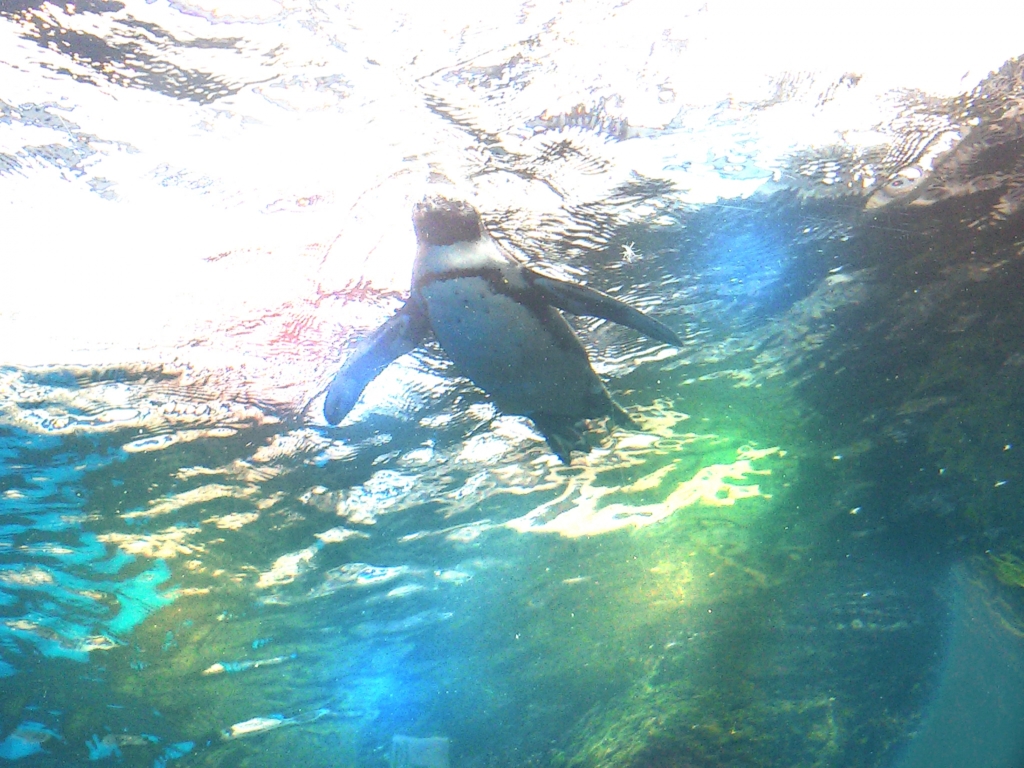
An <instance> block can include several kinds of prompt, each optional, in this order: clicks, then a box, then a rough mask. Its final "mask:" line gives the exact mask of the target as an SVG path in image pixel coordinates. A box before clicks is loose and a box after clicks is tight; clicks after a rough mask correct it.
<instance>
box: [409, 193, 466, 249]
mask: <svg viewBox="0 0 1024 768" xmlns="http://www.w3.org/2000/svg"><path fill="white" fill-rule="evenodd" d="M412 223H413V228H414V229H415V230H416V242H418V243H419V244H420V245H438V246H443V245H453V244H455V243H463V242H473V241H474V240H479V239H480V235H481V230H480V214H479V213H477V212H476V209H475V208H473V206H471V205H470V204H469V203H466V202H463V201H462V200H450V199H449V198H447V197H442V196H440V195H433V196H431V197H427V198H424V199H423V201H422V202H419V203H417V204H416V205H415V206H414V207H413V209H412Z"/></svg>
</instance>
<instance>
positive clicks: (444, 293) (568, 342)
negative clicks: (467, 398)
mask: <svg viewBox="0 0 1024 768" xmlns="http://www.w3.org/2000/svg"><path fill="white" fill-rule="evenodd" d="M420 295H421V296H422V298H423V299H424V300H425V303H426V306H427V312H428V314H429V316H430V323H431V326H432V327H433V330H434V335H435V336H436V337H437V340H438V343H440V345H441V347H442V348H443V349H444V351H445V352H446V353H447V354H448V356H449V357H450V358H451V359H452V361H453V362H454V363H455V365H456V366H457V368H458V369H459V372H460V373H462V374H463V375H465V376H468V377H469V378H470V379H472V380H473V382H474V383H475V384H476V385H477V386H478V387H480V388H481V389H483V390H484V391H485V392H487V393H488V394H490V395H491V396H492V397H493V398H494V400H495V402H496V403H497V405H498V406H499V407H500V408H501V409H502V410H504V411H507V412H510V413H520V414H525V415H529V414H531V413H548V414H559V415H565V416H572V417H575V418H587V417H596V416H601V415H604V413H606V412H608V411H607V410H606V408H607V407H609V406H610V400H609V398H608V394H607V392H606V390H605V389H604V386H603V385H602V384H601V381H600V380H599V379H598V378H597V375H596V374H595V373H594V371H593V369H592V368H591V367H590V361H589V360H588V359H587V355H586V352H585V351H584V349H583V347H582V345H581V344H580V343H579V340H578V339H577V338H576V336H575V334H573V332H572V329H571V328H570V327H569V325H568V323H566V322H565V319H564V318H562V316H561V315H560V314H559V313H558V311H557V310H555V309H553V308H551V307H548V306H546V305H542V306H540V307H539V308H537V309H536V310H534V309H531V308H528V307H526V306H524V305H522V304H520V303H519V302H517V301H516V300H515V299H513V298H512V297H511V296H508V295H506V294H503V293H498V292H496V291H495V290H494V289H493V287H492V286H491V284H490V282H488V280H487V279H485V278H483V277H458V278H451V279H447V280H437V281H434V282H432V283H429V284H427V285H425V286H423V287H422V288H421V289H420ZM606 403H607V404H608V405H607V406H606Z"/></svg>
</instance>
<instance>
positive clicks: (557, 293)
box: [523, 267, 683, 347]
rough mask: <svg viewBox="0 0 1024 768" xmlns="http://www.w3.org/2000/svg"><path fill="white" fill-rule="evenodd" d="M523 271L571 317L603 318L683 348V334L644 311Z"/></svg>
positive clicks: (535, 285) (550, 300) (534, 286)
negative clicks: (680, 334) (680, 335)
mask: <svg viewBox="0 0 1024 768" xmlns="http://www.w3.org/2000/svg"><path fill="white" fill-rule="evenodd" d="M523 272H524V273H525V277H526V281H527V283H529V285H530V287H532V288H533V289H534V290H535V291H537V292H538V293H539V294H540V295H541V296H542V297H543V298H544V300H545V301H546V302H547V303H549V304H551V305H552V306H554V307H558V308H559V309H562V310H565V311H566V312H568V313H569V314H571V315H589V316H592V317H601V318H604V319H605V320H611V321H612V322H613V323H618V324H619V325H624V326H626V327H627V328H632V329H633V330H635V331H639V332H640V333H642V334H643V335H644V336H647V337H649V338H652V339H654V340H655V341H660V342H663V343H665V344H671V345H672V346H674V347H681V346H683V340H682V339H681V338H679V334H677V333H676V332H675V331H673V330H672V329H671V328H669V327H668V326H667V325H665V324H664V323H662V322H660V321H659V320H655V319H654V318H653V317H648V316H647V315H645V314H644V313H643V312H641V311H640V310H638V309H634V308H633V307H631V306H629V305H628V304H624V303H623V302H621V301H619V300H618V299H613V298H612V297H611V296H608V295H607V294H604V293H601V292H600V291H595V290H594V289H593V288H586V287H584V286H582V285H576V284H575V283H567V282H565V281H564V280H556V279H555V278H553V277H547V276H546V275H541V274H539V273H537V272H534V271H533V270H530V269H527V268H525V267H524V268H523Z"/></svg>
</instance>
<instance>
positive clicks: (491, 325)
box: [324, 195, 682, 464]
mask: <svg viewBox="0 0 1024 768" xmlns="http://www.w3.org/2000/svg"><path fill="white" fill-rule="evenodd" d="M413 226H414V229H415V231H416V242H417V250H416V258H415V261H414V262H413V270H412V287H411V291H410V296H409V300H408V301H407V302H406V303H405V305H404V306H403V307H402V308H401V309H400V310H399V311H398V313H397V314H396V315H394V316H393V317H392V318H391V319H390V320H388V321H387V322H385V323H384V325H382V326H381V327H380V328H378V329H377V330H376V331H374V332H373V333H371V334H370V335H369V336H368V337H367V338H365V339H364V340H363V341H362V342H360V343H359V344H358V345H357V347H356V349H355V350H354V351H353V353H352V355H351V356H350V357H349V358H348V359H347V360H346V361H345V364H344V365H343V366H342V368H341V370H339V371H338V373H337V375H336V376H335V377H334V380H333V381H332V383H331V384H330V386H329V387H328V390H327V397H326V398H325V400H324V417H325V418H326V419H327V422H328V423H329V424H337V423H338V422H339V421H341V420H342V419H343V418H344V417H345V415H346V414H347V413H348V412H349V411H350V410H351V409H352V408H353V407H354V406H355V404H356V402H357V401H358V400H359V397H360V395H361V394H362V392H363V390H364V389H365V388H366V386H367V385H368V384H369V383H370V382H371V381H372V380H373V379H374V378H375V377H376V376H377V375H378V374H379V373H380V372H381V371H382V370H384V368H386V367H387V366H388V365H389V364H390V363H391V362H392V361H393V360H395V359H396V358H398V357H400V356H401V355H404V354H406V353H407V352H410V351H412V350H413V349H414V348H416V347H417V346H419V345H420V344H421V343H422V342H423V341H425V340H426V339H428V338H429V337H430V336H431V335H433V337H434V338H435V339H436V340H437V342H438V344H439V345H440V346H441V349H442V350H444V352H445V354H447V355H448V356H449V357H450V358H451V360H452V362H453V363H454V364H455V367H456V369H457V370H458V371H459V373H461V374H462V375H464V376H466V377H467V378H469V379H470V380H471V381H472V382H473V383H474V384H475V385H476V386H478V387H479V388H480V389H482V390H483V391H484V392H485V393H487V394H488V395H489V396H490V398H491V400H492V401H493V402H494V403H495V405H497V407H498V409H499V410H500V411H502V412H503V413H506V414H517V415H521V416H526V417H527V418H529V419H530V420H531V421H532V422H533V424H534V425H535V426H536V428H537V430H538V431H539V432H540V433H541V435H543V437H544V439H545V440H546V441H547V444H548V446H549V447H550V448H551V450H552V451H553V452H554V454H555V455H556V456H557V457H558V459H559V460H560V461H561V462H562V463H563V464H569V463H570V462H571V459H572V452H573V451H579V452H581V453H587V452H588V451H589V450H590V446H589V445H588V444H587V442H586V441H585V439H584V432H585V421H586V420H588V419H596V418H600V417H604V416H607V417H609V419H610V420H611V422H612V423H613V424H616V425H619V426H624V427H636V426H637V425H636V423H635V422H634V421H633V419H632V418H631V417H630V416H629V414H628V413H626V411H625V410H623V409H622V407H621V406H619V405H618V403H616V402H615V401H614V400H613V399H612V397H611V395H610V394H609V393H608V390H607V389H606V388H605V386H604V384H602V383H601V380H600V379H599V378H598V377H597V374H596V373H595V372H594V369H593V368H592V367H591V365H590V359H589V358H588V357H587V353H586V350H584V348H583V345H582V344H581V343H580V340H579V338H578V337H577V336H576V334H575V332H574V331H573V329H572V327H571V326H570V325H569V323H568V322H566V320H565V318H564V317H563V316H562V314H561V312H559V310H562V311H563V312H568V313H569V314H572V315H590V316H593V317H601V318H604V319H606V320H611V321H612V322H615V323H618V324H620V325H624V326H627V327H629V328H632V329H634V330H636V331H639V332H640V333H642V334H644V335H645V336H647V337H649V338H651V339H654V340H655V341H659V342H662V343H664V344H671V345H673V346H677V347H678V346H682V339H680V338H679V336H678V335H677V334H676V333H675V331H673V330H672V329H671V328H669V327H668V326H666V325H665V324H664V323H661V322H660V321H658V320H655V319H654V318H651V317H648V316H647V315H645V314H644V313H642V312H640V311H639V310H637V309H634V308H633V307H630V306H629V305H628V304H624V303H623V302H621V301H618V300H617V299H614V298H612V297H611V296H607V295H605V294H603V293H600V292H599V291H595V290H593V289H592V288H586V287H584V286H582V285H577V284H575V283H570V282H566V281H563V280H557V279H555V278H553V277H548V276H546V275H542V274H540V273H538V272H534V271H533V270H531V269H528V268H527V267H525V266H524V265H523V264H522V263H520V262H519V261H518V260H517V259H515V258H514V257H513V256H512V255H511V254H509V253H507V252H506V251H505V250H504V249H502V247H501V246H500V245H499V244H498V243H497V242H496V241H495V240H494V239H493V238H492V237H491V236H490V235H489V234H488V233H487V231H486V229H485V228H484V227H483V225H482V223H481V220H480V214H479V213H478V212H477V211H476V209H475V208H473V207H472V206H471V205H469V204H468V203H466V202H464V201H462V200H455V199H450V198H448V197H444V196H436V195H435V196H429V197H427V198H425V199H424V200H423V201H421V202H419V203H417V204H416V205H415V206H414V208H413Z"/></svg>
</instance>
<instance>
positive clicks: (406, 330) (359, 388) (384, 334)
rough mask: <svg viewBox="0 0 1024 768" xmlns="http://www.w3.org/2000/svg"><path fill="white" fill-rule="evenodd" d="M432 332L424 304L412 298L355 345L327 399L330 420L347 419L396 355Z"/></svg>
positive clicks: (400, 354)
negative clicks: (367, 387) (374, 380)
mask: <svg viewBox="0 0 1024 768" xmlns="http://www.w3.org/2000/svg"><path fill="white" fill-rule="evenodd" d="M429 333H430V320H429V318H428V317H427V313H426V311H425V310H424V308H423V305H422V303H421V302H419V301H417V300H416V298H415V297H413V298H410V299H409V301H408V302H406V304H405V306H403V307H402V308H401V309H400V310H398V314H396V315H395V316H394V317H392V318H391V319H390V320H388V321H387V322H386V323H384V325H382V326H381V327H380V328H378V329H377V330H375V331H374V332H373V333H371V334H370V335H369V336H367V337H366V338H365V339H363V341H361V342H360V343H359V344H358V345H357V346H356V348H355V350H353V352H352V354H351V355H350V356H349V358H348V360H346V361H345V364H344V365H343V366H342V367H341V370H340V371H338V373H337V374H336V375H335V377H334V380H333V381H332V382H331V386H330V387H329V388H328V389H327V397H326V398H325V399H324V418H325V419H327V423H328V424H337V423H338V422H339V421H341V420H342V419H343V418H345V416H346V415H347V414H348V412H349V411H351V410H352V408H353V407H354V406H355V404H356V402H357V401H358V400H359V396H360V395H361V394H362V393H363V390H364V389H365V388H366V385H367V384H369V383H370V382H371V381H373V379H375V378H376V377H377V374H379V373H380V372H381V371H382V370H384V369H385V368H386V367H387V366H388V365H389V364H390V363H391V362H392V361H394V360H395V359H396V358H398V357H401V356H402V355H404V354H405V353H406V352H411V351H412V350H413V349H415V348H416V347H418V346H419V345H420V344H421V343H422V342H423V340H424V339H425V338H426V337H427V335H428V334H429Z"/></svg>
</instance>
